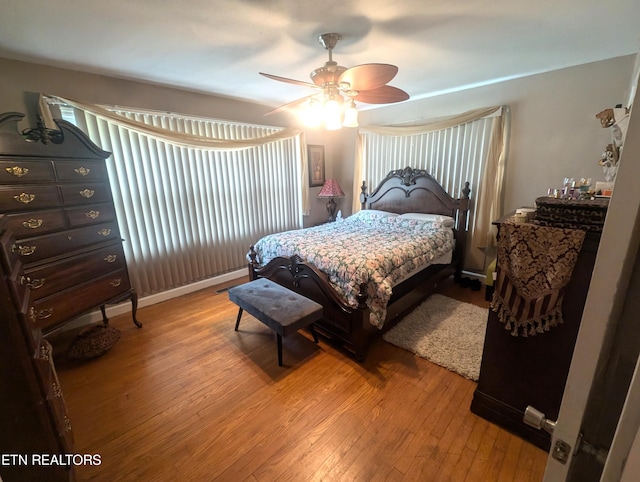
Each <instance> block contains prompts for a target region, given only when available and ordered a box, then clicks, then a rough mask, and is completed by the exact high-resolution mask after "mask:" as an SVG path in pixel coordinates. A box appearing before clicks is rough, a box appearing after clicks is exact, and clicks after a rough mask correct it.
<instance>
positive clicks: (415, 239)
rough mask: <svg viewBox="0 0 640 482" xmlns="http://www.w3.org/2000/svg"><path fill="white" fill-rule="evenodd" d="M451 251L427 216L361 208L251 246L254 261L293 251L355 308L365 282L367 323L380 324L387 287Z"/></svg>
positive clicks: (448, 234) (444, 232) (446, 231)
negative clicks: (375, 212)
mask: <svg viewBox="0 0 640 482" xmlns="http://www.w3.org/2000/svg"><path fill="white" fill-rule="evenodd" d="M452 249H453V232H452V230H451V229H450V228H445V227H443V226H442V225H441V223H439V222H437V221H432V220H428V221H425V220H416V219H402V218H399V217H398V216H378V215H373V214H367V212H366V211H360V212H359V213H357V214H354V215H353V216H349V217H348V218H346V219H344V220H343V221H338V222H333V223H327V224H324V225H321V226H316V227H313V228H306V229H299V230H295V231H286V232H283V233H277V234H271V235H268V236H265V237H264V238H262V239H260V240H259V241H258V242H257V243H256V244H255V250H256V252H257V254H258V262H259V263H260V264H261V265H265V264H267V263H268V262H269V261H270V260H271V259H273V258H275V257H278V256H284V257H289V256H293V255H294V254H297V255H298V256H300V258H302V259H303V260H304V261H307V262H309V263H312V264H314V265H315V266H316V267H317V268H319V269H320V270H321V271H323V272H324V273H326V274H327V276H328V277H329V280H330V282H331V283H332V285H333V287H334V288H335V289H336V291H338V293H340V294H341V295H343V296H344V297H345V298H346V300H347V302H348V303H349V304H350V305H351V306H353V307H356V306H358V302H357V299H356V295H357V293H358V290H359V284H360V283H361V282H366V283H367V292H368V300H367V303H368V305H369V308H370V310H371V324H372V325H374V326H376V327H377V328H382V325H383V323H384V319H385V316H386V306H387V303H388V301H389V298H390V297H391V293H392V287H393V286H394V284H395V283H397V282H398V281H399V280H402V279H403V278H404V277H405V276H406V275H407V274H408V273H410V272H412V271H414V270H415V269H417V268H418V267H420V266H426V265H427V264H429V263H430V262H431V261H433V260H434V259H436V258H438V257H440V256H443V255H445V254H447V253H448V252H449V251H451V250H452Z"/></svg>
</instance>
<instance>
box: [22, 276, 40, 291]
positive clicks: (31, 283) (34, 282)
mask: <svg viewBox="0 0 640 482" xmlns="http://www.w3.org/2000/svg"><path fill="white" fill-rule="evenodd" d="M45 280H46V278H34V279H31V278H29V277H28V276H22V277H21V278H20V284H22V285H24V286H26V287H27V288H29V289H32V290H37V289H38V288H42V287H43V286H44V282H45Z"/></svg>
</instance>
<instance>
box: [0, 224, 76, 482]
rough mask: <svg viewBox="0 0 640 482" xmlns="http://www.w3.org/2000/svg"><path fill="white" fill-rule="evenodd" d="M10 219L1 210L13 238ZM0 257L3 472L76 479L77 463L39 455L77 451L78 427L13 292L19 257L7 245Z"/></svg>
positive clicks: (48, 354) (9, 476)
mask: <svg viewBox="0 0 640 482" xmlns="http://www.w3.org/2000/svg"><path fill="white" fill-rule="evenodd" d="M6 225H7V216H5V215H2V214H0V236H2V239H3V240H5V241H9V242H11V241H12V239H13V238H12V236H11V233H10V232H9V231H7V229H6ZM0 261H1V262H0V275H1V276H0V278H1V279H0V313H1V319H0V387H2V389H1V390H0V407H2V409H1V410H0V454H2V455H3V463H2V464H0V478H1V479H2V480H3V481H4V482H12V481H16V482H18V481H20V482H22V481H26V480H33V481H36V480H48V481H68V480H74V475H73V474H74V471H73V464H68V463H64V464H59V463H54V464H44V463H41V462H42V459H41V458H39V457H40V455H45V456H48V457H64V456H65V454H73V431H72V429H71V422H70V421H69V417H68V415H67V411H66V407H65V404H64V398H63V395H62V390H61V388H60V384H59V382H58V377H57V375H56V371H55V366H54V364H53V357H52V350H51V345H50V344H49V343H48V342H47V341H46V340H45V339H44V337H43V336H42V333H41V332H40V330H38V329H37V328H36V327H35V325H34V324H33V323H32V322H31V320H30V319H29V317H28V316H26V313H24V311H21V310H19V309H18V307H17V306H16V299H15V297H14V295H13V294H12V291H14V288H15V287H12V286H10V284H11V283H10V280H9V273H10V270H11V268H12V267H13V266H14V265H15V264H16V263H19V260H18V257H17V255H15V254H14V253H11V252H10V251H9V252H6V251H4V252H3V256H2V257H1V259H0ZM10 455H11V456H13V458H8V457H10ZM18 457H20V458H18ZM34 457H36V458H35V459H34ZM65 462H66V461H65Z"/></svg>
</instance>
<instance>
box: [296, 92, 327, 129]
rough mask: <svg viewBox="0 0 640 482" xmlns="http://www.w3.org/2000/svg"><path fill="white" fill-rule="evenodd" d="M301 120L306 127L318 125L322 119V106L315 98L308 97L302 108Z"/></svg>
mask: <svg viewBox="0 0 640 482" xmlns="http://www.w3.org/2000/svg"><path fill="white" fill-rule="evenodd" d="M300 115H301V117H302V122H303V123H304V125H305V126H307V127H319V126H320V124H322V120H323V117H324V116H323V106H322V103H321V102H319V101H318V100H317V99H309V101H308V102H307V103H306V105H305V106H304V107H303V108H302V110H301V113H300Z"/></svg>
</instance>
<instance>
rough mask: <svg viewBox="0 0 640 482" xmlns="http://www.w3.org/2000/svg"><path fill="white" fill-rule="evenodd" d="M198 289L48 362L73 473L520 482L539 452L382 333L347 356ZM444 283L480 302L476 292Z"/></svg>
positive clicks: (535, 472) (534, 476)
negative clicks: (361, 354)
mask: <svg viewBox="0 0 640 482" xmlns="http://www.w3.org/2000/svg"><path fill="white" fill-rule="evenodd" d="M219 288H220V287H216V288H210V289H206V290H202V291H199V292H197V293H193V294H190V295H187V296H184V297H181V298H177V299H174V300H171V301H168V302H164V303H160V304H157V305H154V306H150V307H146V308H143V309H141V310H139V314H138V318H139V320H140V321H141V322H142V323H143V324H144V327H143V328H142V329H137V328H135V327H134V326H133V324H132V323H131V320H130V318H129V316H125V315H122V316H119V317H114V318H112V320H111V323H112V325H113V326H115V327H117V328H118V329H120V331H121V332H122V338H121V340H120V341H119V342H118V343H117V344H116V345H115V346H114V347H113V349H112V350H111V351H110V352H109V353H107V354H106V355H104V356H103V357H101V358H98V359H95V360H93V361H89V362H83V363H71V362H69V361H65V360H64V359H60V360H58V361H57V368H58V376H59V378H60V383H61V385H62V388H63V392H64V396H65V399H66V402H67V408H68V411H69V416H70V419H71V422H72V425H73V429H74V433H75V441H76V442H75V451H76V453H82V454H99V455H100V458H101V461H102V463H101V464H100V465H99V466H80V467H78V468H77V470H76V475H77V479H78V480H79V481H88V480H92V481H94V480H96V481H118V480H126V481H130V480H131V481H133V480H136V481H175V480H180V481H192V480H193V481H205V480H206V481H214V480H216V481H275V480H283V481H307V480H323V481H343V480H355V481H369V480H372V481H373V480H403V481H440V480H443V481H444V480H451V481H482V482H487V481H512V480H517V481H531V482H538V481H541V480H542V477H543V472H544V467H545V463H546V458H547V454H546V453H545V452H543V451H542V450H540V449H538V448H536V447H534V446H533V445H531V444H529V443H526V442H524V441H522V440H521V439H519V438H518V437H515V436H512V435H510V434H509V433H508V432H506V431H504V430H503V429H501V428H499V427H497V426H495V425H493V424H491V423H489V422H487V421H485V420H484V419H482V418H480V417H478V416H476V415H474V414H472V413H471V412H470V411H469V405H470V403H471V398H472V395H473V391H474V389H475V383H474V382H472V381H470V380H467V379H465V378H463V377H461V376H459V375H457V374H455V373H452V372H449V371H448V370H446V369H444V368H441V367H439V366H437V365H434V364H431V363H429V362H428V361H426V360H423V359H421V358H418V357H416V356H414V355H413V354H411V353H409V352H407V351H404V350H402V349H400V348H397V347H395V346H393V345H390V344H388V343H386V342H384V341H382V340H381V339H378V340H376V341H375V342H374V344H373V346H372V347H371V350H370V353H369V355H368V357H367V359H366V361H365V362H363V363H357V362H355V361H354V360H352V359H351V358H349V357H348V356H345V355H344V354H342V353H341V352H340V351H338V350H336V349H335V348H334V347H332V346H331V345H328V344H327V343H325V342H324V341H323V340H322V339H321V340H320V344H319V345H316V344H314V343H313V340H312V337H311V336H310V335H309V334H308V333H307V332H300V333H299V334H296V335H291V336H289V337H287V338H285V339H284V340H283V356H284V360H283V361H284V365H285V366H284V367H278V362H277V356H276V342H275V335H274V334H273V332H271V331H270V330H269V329H268V328H267V327H266V326H264V325H263V324H262V323H260V322H258V321H257V320H255V319H253V318H252V317H250V316H249V315H248V314H245V315H244V317H243V320H242V322H241V324H240V331H239V332H235V331H234V324H235V318H236V314H237V307H236V306H235V305H233V304H232V303H231V302H229V301H228V298H227V293H226V292H222V293H220V294H218V293H216V289H219ZM443 293H444V294H447V295H449V296H452V297H455V298H458V299H462V300H463V301H468V302H474V303H476V304H479V305H482V306H487V303H486V302H485V301H484V299H483V291H479V292H473V291H471V290H469V289H462V288H459V287H458V286H456V285H454V284H453V283H447V285H446V286H445V287H444V289H443Z"/></svg>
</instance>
